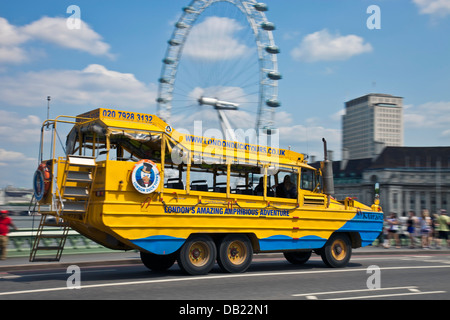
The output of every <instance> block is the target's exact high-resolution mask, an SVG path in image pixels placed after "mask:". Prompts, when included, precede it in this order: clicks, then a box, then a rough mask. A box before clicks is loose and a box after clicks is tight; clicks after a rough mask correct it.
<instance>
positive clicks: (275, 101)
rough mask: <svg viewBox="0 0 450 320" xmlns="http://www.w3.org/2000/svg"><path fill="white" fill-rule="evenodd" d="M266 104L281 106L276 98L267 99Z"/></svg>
mask: <svg viewBox="0 0 450 320" xmlns="http://www.w3.org/2000/svg"><path fill="white" fill-rule="evenodd" d="M266 104H267V106H269V107H271V108H279V107H281V102H280V101H278V100H277V99H269V100H267V101H266Z"/></svg>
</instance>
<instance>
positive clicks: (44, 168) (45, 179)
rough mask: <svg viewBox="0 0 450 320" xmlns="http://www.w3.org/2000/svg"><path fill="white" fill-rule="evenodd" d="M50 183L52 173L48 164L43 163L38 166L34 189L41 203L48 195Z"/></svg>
mask: <svg viewBox="0 0 450 320" xmlns="http://www.w3.org/2000/svg"><path fill="white" fill-rule="evenodd" d="M50 183H51V171H50V168H49V166H48V165H47V163H45V162H43V163H41V164H40V165H39V166H38V168H37V170H36V172H35V173H34V178H33V189H34V196H35V197H36V200H38V201H40V200H42V198H44V197H45V196H46V195H47V193H48V190H49V189H50Z"/></svg>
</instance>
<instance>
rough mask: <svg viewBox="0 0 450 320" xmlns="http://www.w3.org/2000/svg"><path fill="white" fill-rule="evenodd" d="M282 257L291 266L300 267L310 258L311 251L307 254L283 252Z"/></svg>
mask: <svg viewBox="0 0 450 320" xmlns="http://www.w3.org/2000/svg"><path fill="white" fill-rule="evenodd" d="M283 254H284V257H285V258H286V260H287V261H289V262H290V263H292V264H296V265H302V264H304V263H306V262H307V261H308V260H309V258H310V257H311V251H308V252H284V253H283Z"/></svg>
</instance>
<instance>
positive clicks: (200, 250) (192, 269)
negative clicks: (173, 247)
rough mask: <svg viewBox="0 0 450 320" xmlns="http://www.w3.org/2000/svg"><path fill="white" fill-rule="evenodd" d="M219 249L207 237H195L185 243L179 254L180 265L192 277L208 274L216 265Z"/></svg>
mask: <svg viewBox="0 0 450 320" xmlns="http://www.w3.org/2000/svg"><path fill="white" fill-rule="evenodd" d="M216 256H217V249H216V245H215V244H214V241H213V240H212V239H211V237H209V236H207V235H193V236H191V237H189V239H188V240H187V241H186V242H185V243H184V245H183V246H182V247H181V249H180V251H179V253H178V259H177V261H178V265H179V266H180V268H181V270H182V271H183V272H185V273H187V274H190V275H203V274H207V273H208V272H209V271H211V269H212V268H213V267H214V264H215V263H216Z"/></svg>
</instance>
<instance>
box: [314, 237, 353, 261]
mask: <svg viewBox="0 0 450 320" xmlns="http://www.w3.org/2000/svg"><path fill="white" fill-rule="evenodd" d="M351 255H352V244H351V242H350V239H349V237H348V236H347V235H346V234H339V233H335V234H333V235H332V236H331V238H330V239H328V241H327V243H326V244H325V246H324V247H323V248H322V250H321V257H322V260H323V262H324V263H325V264H326V265H327V266H329V267H331V268H343V267H345V266H346V265H347V263H348V262H349V261H350V257H351Z"/></svg>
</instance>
